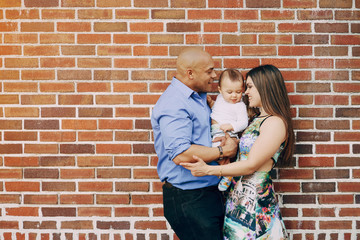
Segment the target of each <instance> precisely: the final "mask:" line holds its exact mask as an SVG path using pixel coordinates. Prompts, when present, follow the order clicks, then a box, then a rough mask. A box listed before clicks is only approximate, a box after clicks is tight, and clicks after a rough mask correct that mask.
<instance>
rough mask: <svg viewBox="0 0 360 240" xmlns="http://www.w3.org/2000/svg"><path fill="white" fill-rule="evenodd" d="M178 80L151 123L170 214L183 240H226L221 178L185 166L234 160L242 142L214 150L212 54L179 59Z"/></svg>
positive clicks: (187, 53) (189, 52)
mask: <svg viewBox="0 0 360 240" xmlns="http://www.w3.org/2000/svg"><path fill="white" fill-rule="evenodd" d="M176 66H177V72H176V76H175V77H174V78H173V79H172V82H171V84H170V85H169V87H168V88H167V89H166V90H165V92H164V93H163V94H162V95H161V97H160V98H159V100H158V102H157V103H156V105H155V107H154V109H153V111H152V115H151V124H152V127H153V130H154V142H155V143H154V145H155V150H156V153H157V155H158V158H159V161H158V166H157V170H158V174H159V177H160V180H161V181H162V182H164V185H163V203H164V215H165V218H166V219H167V220H168V222H169V223H170V225H171V227H172V229H173V230H174V231H175V233H176V235H177V236H178V237H179V238H180V239H181V240H192V239H194V240H202V239H203V240H212V239H214V240H218V239H222V226H223V219H224V204H223V197H222V194H221V193H220V192H219V191H218V188H217V184H218V182H219V178H218V177H216V176H204V177H194V176H193V175H191V173H190V171H188V170H187V169H185V168H183V167H182V166H180V165H179V164H180V163H181V162H190V161H192V160H193V156H194V155H197V156H199V157H201V158H202V159H203V160H204V161H205V162H207V163H208V164H218V163H217V160H219V159H222V158H223V157H233V156H235V154H236V151H237V142H236V141H235V140H233V139H232V138H230V137H227V138H226V139H225V140H224V144H223V146H222V147H221V146H219V147H211V146H212V142H211V134H210V113H211V109H210V108H209V106H208V105H207V101H206V97H207V92H209V91H210V90H211V89H212V83H213V81H214V78H215V77H216V73H215V71H214V61H213V59H212V57H211V56H210V54H208V53H207V52H205V51H203V50H201V49H197V48H189V49H186V50H184V51H183V52H181V54H180V55H179V56H178V59H177V64H176Z"/></svg>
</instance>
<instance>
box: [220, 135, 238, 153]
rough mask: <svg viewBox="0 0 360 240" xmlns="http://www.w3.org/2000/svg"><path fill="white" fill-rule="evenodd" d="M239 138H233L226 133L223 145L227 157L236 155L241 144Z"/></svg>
mask: <svg viewBox="0 0 360 240" xmlns="http://www.w3.org/2000/svg"><path fill="white" fill-rule="evenodd" d="M239 141H240V140H239V139H236V138H232V137H230V135H229V134H228V133H225V144H224V146H223V147H222V148H223V151H224V156H225V157H230V158H232V157H235V155H236V153H237V148H238V145H239Z"/></svg>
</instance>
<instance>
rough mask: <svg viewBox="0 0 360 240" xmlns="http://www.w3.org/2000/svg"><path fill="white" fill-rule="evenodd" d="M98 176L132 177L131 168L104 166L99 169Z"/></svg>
mask: <svg viewBox="0 0 360 240" xmlns="http://www.w3.org/2000/svg"><path fill="white" fill-rule="evenodd" d="M96 177H97V178H130V177H131V171H130V169H122V168H119V169H116V168H102V169H98V170H97V175H96Z"/></svg>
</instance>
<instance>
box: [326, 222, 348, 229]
mask: <svg viewBox="0 0 360 240" xmlns="http://www.w3.org/2000/svg"><path fill="white" fill-rule="evenodd" d="M320 229H338V230H339V229H352V221H320Z"/></svg>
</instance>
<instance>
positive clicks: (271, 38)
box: [259, 34, 292, 44]
mask: <svg viewBox="0 0 360 240" xmlns="http://www.w3.org/2000/svg"><path fill="white" fill-rule="evenodd" d="M259 43H260V44H291V43H292V37H291V36H290V35H281V34H276V35H274V34H266V35H264V34H259Z"/></svg>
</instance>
